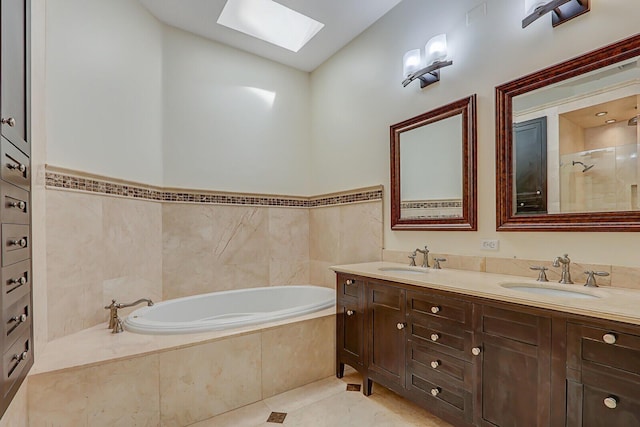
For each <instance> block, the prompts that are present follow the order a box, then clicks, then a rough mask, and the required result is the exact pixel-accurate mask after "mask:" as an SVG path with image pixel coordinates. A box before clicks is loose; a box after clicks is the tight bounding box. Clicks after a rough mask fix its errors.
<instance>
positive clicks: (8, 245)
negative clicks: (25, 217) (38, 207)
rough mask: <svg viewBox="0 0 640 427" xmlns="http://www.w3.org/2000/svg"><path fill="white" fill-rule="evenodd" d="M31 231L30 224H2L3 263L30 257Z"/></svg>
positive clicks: (6, 263)
mask: <svg viewBox="0 0 640 427" xmlns="http://www.w3.org/2000/svg"><path fill="white" fill-rule="evenodd" d="M30 253H31V233H30V230H29V226H28V225H15V224H2V265H3V266H7V265H11V264H15V263H16V262H18V261H22V260H25V259H29V258H30Z"/></svg>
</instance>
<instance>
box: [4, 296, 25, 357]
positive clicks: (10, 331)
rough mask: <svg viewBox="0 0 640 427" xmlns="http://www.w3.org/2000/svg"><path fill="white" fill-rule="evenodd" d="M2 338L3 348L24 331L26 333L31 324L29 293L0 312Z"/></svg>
mask: <svg viewBox="0 0 640 427" xmlns="http://www.w3.org/2000/svg"><path fill="white" fill-rule="evenodd" d="M2 321H3V322H4V323H3V325H4V327H3V331H4V335H3V339H4V346H5V348H6V347H7V346H9V345H11V344H13V342H14V341H15V340H16V339H17V338H18V337H19V336H20V335H22V334H24V333H25V332H26V333H28V332H29V329H30V325H31V295H30V294H27V295H25V296H24V297H22V299H20V300H19V301H18V302H16V303H15V304H14V305H12V306H11V307H9V308H7V309H5V310H3V313H2Z"/></svg>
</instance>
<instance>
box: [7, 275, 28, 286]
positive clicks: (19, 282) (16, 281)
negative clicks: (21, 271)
mask: <svg viewBox="0 0 640 427" xmlns="http://www.w3.org/2000/svg"><path fill="white" fill-rule="evenodd" d="M25 283H27V279H26V278H25V277H24V276H21V277H19V278H17V279H10V280H9V284H10V285H16V284H17V285H24V284H25Z"/></svg>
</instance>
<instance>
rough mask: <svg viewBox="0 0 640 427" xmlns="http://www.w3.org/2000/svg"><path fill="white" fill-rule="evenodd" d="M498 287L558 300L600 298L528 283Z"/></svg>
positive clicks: (584, 293) (504, 284)
mask: <svg viewBox="0 0 640 427" xmlns="http://www.w3.org/2000/svg"><path fill="white" fill-rule="evenodd" d="M500 286H502V287H503V288H508V289H513V290H514V291H518V292H527V293H530V294H537V295H548V296H554V297H560V298H580V299H595V298H600V297H599V296H597V295H593V294H590V293H588V292H580V291H574V290H572V289H565V288H557V287H550V286H548V285H540V286H536V285H532V284H530V283H502V284H501V285H500Z"/></svg>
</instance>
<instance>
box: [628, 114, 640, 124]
mask: <svg viewBox="0 0 640 427" xmlns="http://www.w3.org/2000/svg"><path fill="white" fill-rule="evenodd" d="M638 117H639V116H634V117H631V118H630V119H629V121H628V122H627V125H629V126H638Z"/></svg>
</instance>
